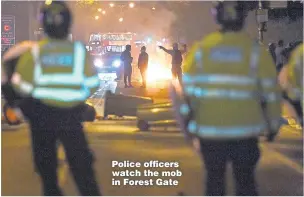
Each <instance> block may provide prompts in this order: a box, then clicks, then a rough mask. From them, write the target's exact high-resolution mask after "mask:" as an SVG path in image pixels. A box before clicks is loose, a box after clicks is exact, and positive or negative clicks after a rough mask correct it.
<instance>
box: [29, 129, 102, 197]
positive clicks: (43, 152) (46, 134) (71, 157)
mask: <svg viewBox="0 0 304 197" xmlns="http://www.w3.org/2000/svg"><path fill="white" fill-rule="evenodd" d="M57 140H60V142H61V143H62V144H63V146H64V149H65V152H66V157H67V160H68V163H69V165H70V170H71V172H72V174H73V178H74V180H75V182H76V185H77V187H78V190H79V192H80V194H81V195H82V196H99V195H101V194H100V192H99V188H98V185H97V182H96V178H95V174H94V171H93V168H92V164H93V155H92V153H91V152H90V150H89V147H88V143H87V141H86V138H85V135H84V132H83V130H82V128H81V127H79V128H74V129H71V130H69V129H67V130H57V129H54V130H45V129H43V128H32V143H33V153H34V154H33V155H34V161H35V165H36V167H37V169H38V172H39V174H40V176H41V180H42V186H43V193H44V195H45V196H50V195H51V196H58V195H62V192H61V190H60V188H59V185H58V177H57V164H58V163H57V146H56V145H57Z"/></svg>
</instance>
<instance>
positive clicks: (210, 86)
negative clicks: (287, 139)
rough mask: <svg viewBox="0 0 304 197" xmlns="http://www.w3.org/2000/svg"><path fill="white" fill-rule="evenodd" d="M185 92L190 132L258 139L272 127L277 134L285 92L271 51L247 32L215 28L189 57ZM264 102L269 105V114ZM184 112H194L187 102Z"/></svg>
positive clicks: (213, 137) (185, 76) (185, 70)
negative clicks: (263, 109) (281, 86)
mask: <svg viewBox="0 0 304 197" xmlns="http://www.w3.org/2000/svg"><path fill="white" fill-rule="evenodd" d="M182 85H183V91H184V94H185V96H186V97H187V99H188V101H189V104H190V109H192V111H191V114H192V116H193V118H192V120H191V121H190V122H189V124H188V131H189V132H190V133H192V134H194V135H196V136H198V137H200V138H206V139H215V140H216V139H223V140H229V139H242V138H250V137H257V136H258V135H260V134H261V132H263V131H264V130H266V128H267V125H266V121H265V117H264V115H265V114H266V115H267V120H268V121H267V122H269V124H270V126H271V128H273V130H272V131H275V132H277V131H278V127H279V119H280V116H281V106H280V101H281V91H280V87H279V85H278V83H277V79H276V70H275V66H274V65H273V61H272V58H271V56H270V55H269V53H268V52H267V51H266V49H264V48H263V47H261V46H260V45H259V44H258V43H257V42H254V41H253V40H252V39H250V38H249V36H247V35H246V34H245V33H243V32H238V33H232V32H231V33H221V32H215V33H212V34H210V35H208V36H207V37H205V38H204V39H203V40H202V41H200V42H199V43H197V44H195V45H194V46H193V47H192V49H191V50H190V52H189V54H188V55H187V57H186V62H185V68H184V75H183V84H182ZM261 100H264V101H266V103H267V108H266V109H265V111H264V112H265V113H264V115H263V113H262V108H261V102H260V101H261ZM181 107H183V108H181V112H180V113H182V111H184V112H189V110H187V109H186V110H185V108H184V107H185V106H184V105H182V106H181Z"/></svg>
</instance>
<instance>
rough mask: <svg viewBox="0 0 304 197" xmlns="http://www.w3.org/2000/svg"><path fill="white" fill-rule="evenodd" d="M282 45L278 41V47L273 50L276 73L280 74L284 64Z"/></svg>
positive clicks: (282, 43)
mask: <svg viewBox="0 0 304 197" xmlns="http://www.w3.org/2000/svg"><path fill="white" fill-rule="evenodd" d="M283 45H284V41H283V40H279V42H278V46H277V47H276V49H275V56H276V58H275V59H276V68H277V72H278V73H280V71H281V69H282V68H283V66H284V64H285V63H286V59H285V56H284V54H283V52H284V50H285V48H284V46H283Z"/></svg>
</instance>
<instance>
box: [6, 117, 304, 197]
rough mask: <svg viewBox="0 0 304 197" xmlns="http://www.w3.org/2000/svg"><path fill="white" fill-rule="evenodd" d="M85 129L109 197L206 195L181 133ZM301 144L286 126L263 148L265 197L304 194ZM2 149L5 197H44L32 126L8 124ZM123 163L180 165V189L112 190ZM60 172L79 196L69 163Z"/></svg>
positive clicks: (120, 124)
mask: <svg viewBox="0 0 304 197" xmlns="http://www.w3.org/2000/svg"><path fill="white" fill-rule="evenodd" d="M85 129H86V134H87V137H88V139H89V142H90V147H91V148H92V150H93V151H94V154H95V157H96V163H95V169H96V174H97V178H98V181H99V185H100V188H101V189H102V191H103V194H104V195H118V196H123V195H140V196H144V195H149V196H152V195H176V194H177V193H178V192H180V191H183V192H184V193H185V195H202V194H203V192H204V188H205V187H204V184H203V181H204V180H203V176H204V175H205V174H206V171H205V170H204V169H203V164H202V163H201V161H200V159H199V157H198V155H197V154H196V153H195V152H194V151H193V150H192V149H191V147H190V146H189V145H188V144H186V143H185V141H184V138H183V136H182V135H181V134H180V133H179V132H178V131H176V130H174V129H171V130H166V129H165V128H158V129H154V130H152V131H151V132H139V131H138V130H137V128H136V123H135V121H134V120H107V121H97V122H94V123H86V124H85ZM261 141H263V140H261ZM302 143H303V136H302V133H301V131H296V130H295V129H291V128H289V127H284V128H283V129H281V132H280V135H279V137H278V138H277V140H276V141H275V142H274V143H271V144H270V143H266V142H262V143H261V144H260V147H261V150H262V156H261V159H260V162H259V165H258V168H257V171H256V174H257V181H258V188H259V191H260V195H271V196H274V195H284V196H285V195H288V196H289V195H291V196H294V195H299V196H300V195H302V194H303V168H302V166H303V144H302ZM1 148H2V158H1V159H2V195H14V196H15V195H16V196H17V195H25V196H27V195H34V196H35V195H41V188H40V180H39V177H38V175H37V174H35V172H34V170H33V163H32V155H31V145H30V139H29V130H28V128H27V125H26V124H22V125H20V126H17V127H10V126H7V125H5V124H3V125H2V147H1ZM59 152H60V154H59V157H60V158H63V155H62V153H63V151H62V150H60V151H59ZM123 160H129V161H138V162H145V161H150V160H158V161H169V162H179V164H180V167H179V168H178V169H179V170H180V171H182V175H181V176H180V177H171V178H172V179H176V180H178V181H179V183H178V185H177V186H113V185H112V178H113V177H112V170H113V168H112V167H111V162H112V161H123ZM155 169H156V170H161V169H160V168H158V169H157V168H155ZM141 170H142V168H141ZM58 173H59V181H60V185H61V187H62V188H63V191H64V192H65V195H78V192H77V190H76V188H75V185H74V182H73V180H72V178H71V175H70V173H69V171H68V166H67V165H66V164H65V163H64V162H63V164H62V165H60V167H59V169H58ZM227 175H228V176H227V185H228V186H227V193H228V194H230V195H233V191H234V190H233V180H232V176H231V169H230V168H228V174H227ZM133 178H134V179H140V178H142V179H145V178H146V177H133ZM133 178H132V179H133ZM169 178H170V177H169ZM169 178H165V179H169ZM153 179H154V180H156V178H153Z"/></svg>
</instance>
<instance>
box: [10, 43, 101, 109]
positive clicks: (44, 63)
mask: <svg viewBox="0 0 304 197" xmlns="http://www.w3.org/2000/svg"><path fill="white" fill-rule="evenodd" d="M26 47H27V50H25V52H24V53H22V55H21V56H20V57H19V58H18V62H17V67H16V70H15V72H14V74H13V76H12V79H11V82H12V84H13V87H14V89H15V90H16V91H17V92H18V93H20V94H22V95H24V96H31V97H33V98H35V99H39V100H40V101H41V102H42V103H44V104H46V105H48V106H51V107H59V108H72V107H75V106H77V105H79V104H81V103H83V102H84V101H85V100H86V99H87V98H88V97H89V96H90V95H91V94H92V93H93V92H95V91H96V88H97V87H98V86H99V78H98V76H97V73H96V72H95V71H94V67H93V66H92V64H91V61H90V58H89V55H88V54H87V52H86V49H85V47H84V45H83V44H82V43H80V42H74V43H73V42H70V41H62V40H60V41H59V40H52V39H45V40H42V41H40V42H39V43H31V44H28V43H27V45H26ZM19 48H22V44H21V46H19ZM15 50H18V48H16V49H15Z"/></svg>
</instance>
